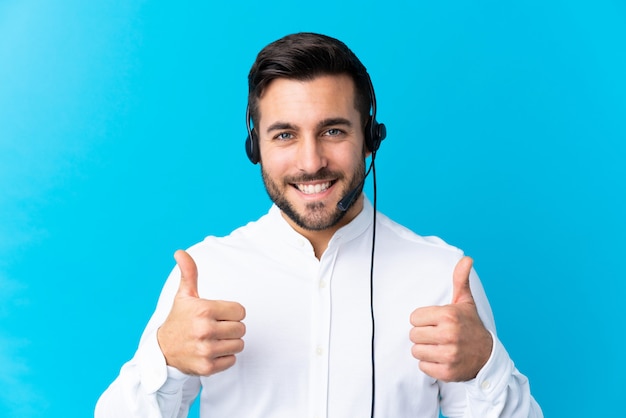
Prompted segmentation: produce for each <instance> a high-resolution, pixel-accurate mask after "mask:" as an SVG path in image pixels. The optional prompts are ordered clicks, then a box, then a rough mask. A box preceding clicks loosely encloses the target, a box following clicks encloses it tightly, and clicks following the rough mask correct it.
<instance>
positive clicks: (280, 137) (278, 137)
mask: <svg viewBox="0 0 626 418" xmlns="http://www.w3.org/2000/svg"><path fill="white" fill-rule="evenodd" d="M274 139H276V140H278V141H287V140H289V139H293V135H292V134H290V133H289V132H281V133H279V134H277V135H276V136H274Z"/></svg>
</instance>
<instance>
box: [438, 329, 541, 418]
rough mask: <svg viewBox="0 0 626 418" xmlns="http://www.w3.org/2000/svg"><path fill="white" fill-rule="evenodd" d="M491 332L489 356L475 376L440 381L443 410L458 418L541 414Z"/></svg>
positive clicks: (535, 417) (524, 417)
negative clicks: (460, 381) (461, 379)
mask: <svg viewBox="0 0 626 418" xmlns="http://www.w3.org/2000/svg"><path fill="white" fill-rule="evenodd" d="M491 335H492V338H493V342H494V344H493V350H492V352H491V356H490V358H489V360H488V361H487V363H486V364H485V365H484V366H483V368H482V369H481V370H480V372H478V375H477V376H476V378H475V379H472V380H470V381H467V382H462V383H442V384H441V392H442V397H441V408H442V412H443V414H444V415H445V416H447V417H459V418H479V417H480V418H500V417H501V418H543V413H542V412H541V408H540V407H539V405H538V404H537V402H536V401H535V399H534V398H533V397H532V395H531V393H530V385H529V382H528V379H527V378H526V376H524V375H523V374H521V373H520V372H519V371H518V370H517V369H516V368H515V365H514V363H513V361H512V360H511V358H510V357H509V355H508V353H507V352H506V349H505V348H504V346H503V345H502V343H501V342H500V340H498V338H497V337H496V336H495V335H494V334H493V333H491ZM461 397H463V398H464V399H459V398H461Z"/></svg>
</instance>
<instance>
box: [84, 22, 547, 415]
mask: <svg viewBox="0 0 626 418" xmlns="http://www.w3.org/2000/svg"><path fill="white" fill-rule="evenodd" d="M375 106H376V104H375V98H374V91H373V88H372V86H371V82H370V79H369V76H368V74H367V72H366V70H365V67H363V65H362V64H361V62H360V61H359V60H358V58H357V57H356V56H355V55H354V54H353V53H352V52H351V51H350V50H349V49H348V48H347V47H346V46H345V45H344V44H343V43H342V42H340V41H338V40H336V39H333V38H329V37H326V36H323V35H317V34H311V33H300V34H295V35H290V36H287V37H285V38H282V39H280V40H278V41H276V42H274V43H272V44H270V45H268V46H267V47H265V48H264V49H263V50H262V51H261V52H260V53H259V55H258V56H257V60H256V61H255V63H254V65H253V66H252V69H251V70H250V75H249V98H248V111H249V117H250V119H251V121H249V122H251V123H252V126H254V128H253V129H252V128H251V127H250V128H249V136H248V138H247V140H246V148H247V152H248V156H249V158H250V159H251V161H252V162H254V163H257V162H259V163H260V165H261V172H262V175H263V180H264V182H265V187H266V189H267V192H268V193H269V195H270V197H271V199H272V200H273V202H274V205H273V206H272V208H271V209H270V211H269V213H268V214H266V215H265V216H263V217H262V218H260V219H259V220H258V221H256V222H253V223H250V224H248V225H246V226H244V227H242V228H239V229H237V230H235V231H234V232H233V233H232V234H230V235H229V236H227V237H223V238H216V237H208V238H206V239H205V240H204V241H203V242H201V243H199V244H197V245H195V246H193V247H191V248H190V249H189V250H188V252H184V251H178V252H177V253H176V254H175V258H176V261H177V264H178V266H177V268H176V269H174V271H173V272H172V273H171V275H170V277H169V279H168V280H167V282H166V283H165V286H164V288H163V292H162V294H161V297H160V299H159V302H158V305H157V308H156V311H155V313H154V315H153V316H152V318H151V319H150V322H149V323H148V325H147V327H146V330H145V331H144V334H143V336H142V338H141V342H140V344H139V348H138V350H137V352H136V354H135V356H134V357H133V359H132V360H130V361H129V362H128V363H126V364H125V365H124V367H123V368H122V370H121V372H120V375H119V377H118V378H117V379H116V380H115V381H114V382H113V384H112V385H111V386H110V387H109V388H108V389H107V391H106V392H105V393H104V394H103V395H102V397H101V398H100V400H99V401H98V405H97V407H96V417H98V418H100V417H184V416H186V415H187V412H188V409H189V406H190V404H191V403H192V402H193V400H194V399H195V397H196V396H197V395H198V392H199V390H200V388H202V392H201V395H200V396H201V404H200V411H201V415H202V416H203V417H246V418H252V417H285V418H294V417H330V418H345V417H354V416H357V417H365V416H371V415H373V416H377V417H386V418H389V417H393V418H399V417H438V416H439V412H440V411H441V412H442V414H444V415H446V416H450V417H481V418H486V417H524V418H527V417H541V416H542V413H541V410H540V408H539V406H538V405H537V403H536V402H535V401H534V399H533V398H532V396H531V394H530V389H529V384H528V381H527V379H526V378H525V377H524V376H523V375H521V374H520V373H519V372H518V371H517V370H516V368H515V367H514V365H513V362H512V361H511V359H510V358H509V356H508V354H507V353H506V351H505V349H504V347H503V346H502V344H501V343H500V341H499V340H498V339H497V337H496V334H495V326H494V322H493V317H492V314H491V310H490V308H489V304H488V301H487V298H486V296H485V293H484V291H483V288H482V286H481V284H480V281H479V279H478V277H477V275H476V273H475V272H474V270H473V269H472V260H471V259H469V258H468V257H463V255H462V253H461V251H460V250H458V249H456V248H454V247H451V246H449V245H447V244H445V243H444V242H443V241H441V240H440V239H438V238H432V237H430V238H424V237H420V236H417V235H415V234H414V233H412V232H411V231H409V230H407V229H405V228H403V227H402V226H400V225H398V224H396V223H394V222H393V221H391V220H390V219H388V218H386V217H385V216H384V215H382V214H380V213H379V214H377V215H376V214H375V211H374V208H373V207H372V206H371V204H370V202H369V201H368V200H367V199H366V198H365V197H364V196H363V194H362V193H361V189H362V187H363V181H364V178H365V175H366V171H365V161H366V158H367V157H368V156H370V155H371V154H373V155H372V159H373V158H374V157H375V153H376V151H377V149H378V146H379V145H380V141H382V139H384V135H385V131H384V126H382V125H379V124H378V123H377V122H376V120H375V116H376V115H375V109H376V107H375ZM370 109H371V110H372V113H373V114H372V115H370ZM351 195H354V196H355V198H354V199H346V197H347V196H351ZM350 200H351V201H350ZM338 204H340V206H342V207H341V208H340V207H338ZM374 226H375V227H374ZM373 244H374V249H375V251H374V253H372V245H373ZM244 318H245V320H244ZM244 324H245V325H244ZM244 334H245V346H244Z"/></svg>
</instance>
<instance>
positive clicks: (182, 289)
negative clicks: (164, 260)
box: [174, 250, 198, 298]
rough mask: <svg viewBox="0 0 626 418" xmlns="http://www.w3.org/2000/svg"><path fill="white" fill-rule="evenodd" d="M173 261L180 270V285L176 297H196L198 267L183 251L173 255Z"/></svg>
mask: <svg viewBox="0 0 626 418" xmlns="http://www.w3.org/2000/svg"><path fill="white" fill-rule="evenodd" d="M174 259H175V260H176V263H177V264H178V268H179V269H180V285H179V286H178V292H177V293H176V296H191V297H194V298H197V297H198V267H196V262H195V261H193V258H191V256H190V255H189V254H188V253H187V252H186V251H183V250H178V251H176V252H175V253H174Z"/></svg>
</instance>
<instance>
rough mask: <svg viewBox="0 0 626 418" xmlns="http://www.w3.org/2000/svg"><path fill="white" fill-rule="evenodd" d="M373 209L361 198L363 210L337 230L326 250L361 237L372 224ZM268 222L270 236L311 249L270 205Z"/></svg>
mask: <svg viewBox="0 0 626 418" xmlns="http://www.w3.org/2000/svg"><path fill="white" fill-rule="evenodd" d="M373 211H374V208H373V207H372V204H371V202H370V201H369V199H368V198H367V196H365V195H364V196H363V209H362V210H361V212H359V214H358V215H357V216H356V217H355V218H354V219H353V220H352V221H351V222H350V223H349V224H347V225H344V226H343V227H341V228H339V230H338V231H337V232H335V235H333V237H332V238H331V240H330V242H329V243H328V248H331V247H332V246H334V245H337V244H339V243H340V242H347V241H351V240H353V239H354V238H356V237H358V236H359V235H361V234H362V233H363V232H365V231H366V230H367V228H369V227H370V225H371V224H372V216H373V213H374V212H373ZM268 220H269V221H270V225H269V226H270V229H271V231H272V232H271V234H272V235H277V236H280V237H281V238H282V239H283V240H285V241H287V242H289V243H290V244H292V245H294V246H296V247H303V246H308V247H309V248H311V250H312V247H311V243H310V242H309V240H307V239H306V238H305V237H304V236H303V235H301V234H300V233H298V232H297V231H296V230H295V229H293V228H292V227H291V225H289V223H288V222H287V221H286V220H285V218H283V216H282V214H281V212H280V209H279V208H278V206H276V205H275V204H272V207H271V208H270V210H269V212H268Z"/></svg>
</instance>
